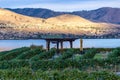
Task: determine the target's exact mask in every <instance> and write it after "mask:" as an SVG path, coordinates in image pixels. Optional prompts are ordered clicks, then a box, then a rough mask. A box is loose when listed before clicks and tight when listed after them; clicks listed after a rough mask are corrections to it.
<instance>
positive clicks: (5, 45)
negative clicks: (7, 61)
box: [0, 39, 120, 51]
mask: <svg viewBox="0 0 120 80" xmlns="http://www.w3.org/2000/svg"><path fill="white" fill-rule="evenodd" d="M32 44H34V45H43V46H44V48H45V47H46V41H45V40H41V39H40V40H0V51H5V50H11V49H15V48H20V47H25V46H30V45H32ZM55 46H56V44H51V47H55ZM79 46H80V40H79V39H78V40H76V41H74V43H73V47H74V48H79ZM83 46H84V48H90V47H95V48H116V47H120V39H83ZM64 48H69V42H64Z"/></svg>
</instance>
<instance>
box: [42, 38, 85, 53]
mask: <svg viewBox="0 0 120 80" xmlns="http://www.w3.org/2000/svg"><path fill="white" fill-rule="evenodd" d="M43 39H44V40H46V50H47V51H49V50H50V43H56V44H57V53H59V44H60V48H61V51H62V50H63V42H66V41H68V42H69V43H70V48H73V41H75V40H76V39H79V38H43ZM80 51H83V40H82V39H80Z"/></svg>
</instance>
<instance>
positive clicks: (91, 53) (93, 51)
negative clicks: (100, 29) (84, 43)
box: [82, 49, 97, 59]
mask: <svg viewBox="0 0 120 80" xmlns="http://www.w3.org/2000/svg"><path fill="white" fill-rule="evenodd" d="M96 53H97V50H96V49H90V50H88V51H86V52H85V54H84V55H83V56H82V58H83V59H93V58H94V56H95V54H96Z"/></svg>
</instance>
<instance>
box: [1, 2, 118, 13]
mask: <svg viewBox="0 0 120 80" xmlns="http://www.w3.org/2000/svg"><path fill="white" fill-rule="evenodd" d="M0 7H1V8H47V9H51V10H54V11H79V10H93V9H97V8H101V7H115V8H120V0H0Z"/></svg>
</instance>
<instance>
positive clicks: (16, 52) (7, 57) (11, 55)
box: [0, 47, 30, 60]
mask: <svg viewBox="0 0 120 80" xmlns="http://www.w3.org/2000/svg"><path fill="white" fill-rule="evenodd" d="M28 50H30V48H28V47H23V48H19V49H16V50H13V51H10V52H8V53H6V54H5V55H3V56H1V57H0V60H11V59H14V58H16V57H17V56H18V55H20V54H22V53H23V52H25V51H28Z"/></svg>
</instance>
